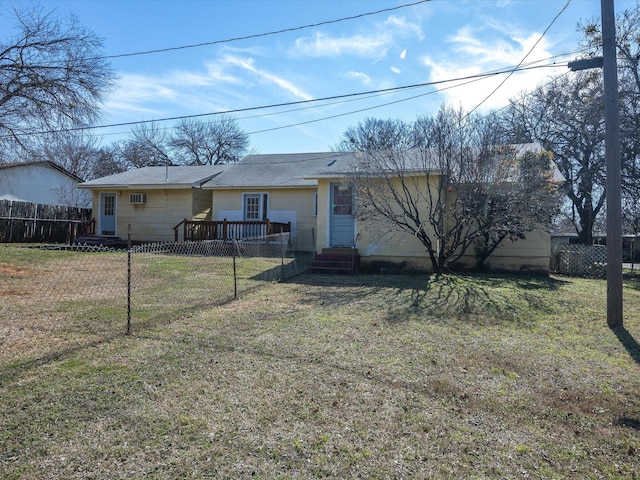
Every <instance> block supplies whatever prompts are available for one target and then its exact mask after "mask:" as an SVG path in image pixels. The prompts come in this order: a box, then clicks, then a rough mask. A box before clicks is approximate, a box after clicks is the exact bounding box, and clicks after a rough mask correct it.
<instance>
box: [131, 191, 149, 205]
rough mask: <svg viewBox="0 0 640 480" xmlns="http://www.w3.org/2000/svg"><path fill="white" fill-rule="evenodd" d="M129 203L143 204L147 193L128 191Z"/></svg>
mask: <svg viewBox="0 0 640 480" xmlns="http://www.w3.org/2000/svg"><path fill="white" fill-rule="evenodd" d="M129 203H131V204H132V205H144V204H145V203H147V194H146V193H130V194H129Z"/></svg>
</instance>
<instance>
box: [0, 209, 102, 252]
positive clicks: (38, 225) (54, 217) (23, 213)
mask: <svg viewBox="0 0 640 480" xmlns="http://www.w3.org/2000/svg"><path fill="white" fill-rule="evenodd" d="M90 221H91V209H90V208H76V207H63V206H57V205H41V204H38V203H29V202H17V201H11V200H0V243H28V242H46V243H69V242H70V241H71V240H72V237H73V235H75V234H76V232H78V231H79V230H81V228H79V227H81V226H82V225H84V224H88V223H89V222H90Z"/></svg>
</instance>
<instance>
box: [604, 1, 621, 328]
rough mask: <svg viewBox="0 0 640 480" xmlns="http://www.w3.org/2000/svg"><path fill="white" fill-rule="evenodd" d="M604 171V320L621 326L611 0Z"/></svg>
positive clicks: (606, 47) (608, 4)
mask: <svg viewBox="0 0 640 480" xmlns="http://www.w3.org/2000/svg"><path fill="white" fill-rule="evenodd" d="M600 5H601V10H602V56H603V68H604V72H603V77H604V125H605V157H606V173H607V183H606V188H607V324H608V325H609V327H611V328H617V327H622V324H623V321H622V206H621V203H622V202H621V196H622V194H621V188H622V187H621V184H622V179H621V173H620V171H621V162H620V119H619V118H618V115H619V108H618V70H617V69H618V67H617V63H616V38H615V37H616V25H615V13H614V8H613V0H601V4H600Z"/></svg>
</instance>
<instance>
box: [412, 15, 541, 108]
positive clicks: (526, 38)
mask: <svg viewBox="0 0 640 480" xmlns="http://www.w3.org/2000/svg"><path fill="white" fill-rule="evenodd" d="M540 38H541V34H540V33H535V32H534V33H531V34H525V35H523V32H522V31H521V30H518V29H517V28H515V26H513V25H508V24H504V23H502V24H501V23H499V22H497V21H494V20H493V19H488V18H485V19H483V22H479V23H478V24H474V25H473V26H465V27H462V28H460V29H458V30H457V31H456V33H455V34H454V35H452V36H451V37H449V38H448V39H447V41H448V48H447V49H446V50H444V51H442V52H438V54H434V55H431V56H424V57H422V58H421V62H422V64H423V65H424V66H426V67H427V68H429V72H430V78H429V79H430V80H431V81H445V80H450V79H453V78H462V77H468V76H473V75H478V74H482V73H486V72H490V71H493V70H497V69H504V68H505V67H507V68H508V67H515V66H517V65H518V64H520V63H521V62H524V63H526V64H528V63H530V62H535V61H539V60H542V59H545V58H549V57H551V56H552V53H551V46H550V44H549V43H548V41H547V40H546V38H542V39H540ZM536 42H538V44H537V45H536ZM525 57H526V58H525ZM549 74H550V72H549V71H548V70H546V69H539V70H529V71H523V72H518V73H515V74H513V75H512V76H511V77H509V78H508V79H507V80H506V81H505V83H504V85H502V86H500V87H499V88H498V90H497V91H496V92H495V93H492V92H493V91H494V90H495V89H496V88H497V87H498V86H499V85H500V83H501V82H502V81H503V80H504V79H505V78H506V76H507V74H504V75H500V76H496V77H490V78H485V79H482V80H479V81H475V82H472V83H467V82H469V81H468V80H464V81H460V82H458V84H461V83H466V84H465V85H460V86H456V87H455V88H448V87H451V86H452V85H454V84H455V83H451V84H450V83H447V84H444V85H440V86H439V87H438V88H447V89H446V90H444V91H443V92H442V94H443V95H444V96H445V97H446V103H449V104H452V105H461V106H462V107H463V108H465V109H472V108H475V107H476V106H477V105H478V104H480V103H481V102H482V101H483V100H484V99H485V98H486V97H489V96H490V98H488V99H487V100H486V101H484V103H482V107H481V109H488V108H496V107H502V106H504V105H505V104H506V102H507V100H508V99H509V98H511V97H514V96H515V95H517V94H518V93H520V92H522V91H523V90H533V89H535V88H536V87H537V86H538V85H539V84H540V83H541V82H542V81H543V80H544V79H545V78H546V77H548V76H549Z"/></svg>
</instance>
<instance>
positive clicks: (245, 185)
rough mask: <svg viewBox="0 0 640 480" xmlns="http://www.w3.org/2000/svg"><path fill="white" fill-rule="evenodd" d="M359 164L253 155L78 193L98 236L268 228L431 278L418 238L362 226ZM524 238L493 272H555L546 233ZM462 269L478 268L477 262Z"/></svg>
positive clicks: (151, 172)
mask: <svg viewBox="0 0 640 480" xmlns="http://www.w3.org/2000/svg"><path fill="white" fill-rule="evenodd" d="M356 159H357V157H356V154H355V153H348V152H339V153H333V152H321V153H304V154H273V155H250V156H248V157H246V158H245V159H243V160H242V161H240V162H238V163H236V164H233V165H226V166H225V165H222V166H192V167H168V168H166V167H145V168H142V169H139V170H131V171H128V172H124V173H120V174H116V175H111V176H108V177H104V178H101V179H97V180H92V181H90V182H85V183H83V184H82V185H80V188H85V189H90V190H92V191H93V205H94V215H95V216H96V219H97V224H98V228H97V230H96V233H98V234H103V235H120V236H125V235H126V231H127V226H128V225H129V224H130V225H131V226H132V240H135V241H173V240H174V230H173V227H175V226H176V225H178V224H179V223H180V222H182V221H183V220H184V219H187V220H196V221H197V220H207V221H212V222H222V221H224V220H227V221H229V222H243V221H244V222H252V221H265V220H267V219H268V220H269V221H271V222H279V223H282V224H290V225H291V242H292V245H293V248H294V250H296V251H309V252H314V253H315V254H322V253H323V252H325V253H326V252H327V251H331V250H332V249H335V250H337V251H340V252H343V253H344V251H345V249H346V250H347V251H353V252H354V253H358V254H359V255H360V257H361V261H362V263H367V262H368V263H373V262H393V263H399V264H405V265H407V266H408V267H409V268H410V269H416V270H418V269H419V270H429V269H430V268H431V264H430V262H429V259H428V255H427V252H426V250H425V247H424V245H422V243H421V242H420V241H418V240H417V239H416V238H415V237H414V236H412V235H410V234H406V233H395V234H387V235H381V234H380V232H378V231H375V230H374V229H373V228H372V227H371V226H367V225H360V224H358V222H357V221H356V220H355V218H354V215H353V205H354V192H353V191H352V188H351V186H350V176H351V174H352V172H353V167H354V165H355V163H356ZM434 178H437V177H434ZM433 181H435V180H433ZM526 237H527V238H526V240H519V241H517V242H513V243H512V242H508V241H507V242H504V245H503V246H501V247H500V248H498V249H497V250H496V252H494V254H493V255H492V257H491V262H490V263H491V266H492V267H495V268H503V269H508V270H523V269H528V270H535V271H548V270H549V258H550V253H551V248H550V236H549V232H548V229H547V228H541V229H539V230H536V231H533V232H530V233H528V234H527V235H526ZM462 262H463V263H464V264H465V265H468V266H473V265H475V258H474V254H473V252H470V253H469V255H467V256H465V257H463V259H462Z"/></svg>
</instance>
